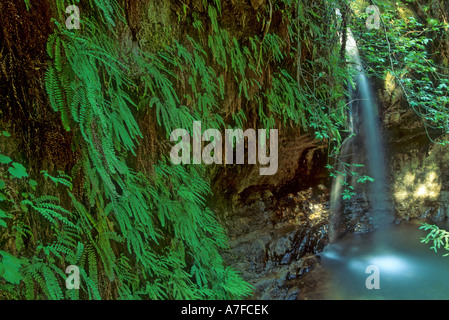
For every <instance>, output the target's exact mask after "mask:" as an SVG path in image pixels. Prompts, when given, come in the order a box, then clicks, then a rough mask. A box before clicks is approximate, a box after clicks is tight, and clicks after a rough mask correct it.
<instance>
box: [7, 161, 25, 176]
mask: <svg viewBox="0 0 449 320" xmlns="http://www.w3.org/2000/svg"><path fill="white" fill-rule="evenodd" d="M12 165H13V166H12V167H10V168H9V169H8V171H9V173H10V174H11V175H12V176H13V177H14V178H18V179H21V178H25V177H28V173H27V172H26V169H25V167H24V166H22V165H21V164H20V163H17V162H14V163H13V164H12Z"/></svg>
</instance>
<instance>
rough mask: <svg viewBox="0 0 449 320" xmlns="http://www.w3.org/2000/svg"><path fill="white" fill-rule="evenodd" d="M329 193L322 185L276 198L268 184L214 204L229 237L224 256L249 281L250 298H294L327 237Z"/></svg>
mask: <svg viewBox="0 0 449 320" xmlns="http://www.w3.org/2000/svg"><path fill="white" fill-rule="evenodd" d="M255 194H256V193H255ZM328 197H329V194H328V190H327V189H326V188H325V187H324V186H323V185H319V186H317V187H316V188H309V189H307V190H303V191H299V192H297V193H295V194H293V193H290V194H286V195H283V196H281V197H279V198H277V197H276V196H274V195H273V194H272V193H271V191H268V190H267V191H265V192H263V193H257V196H252V197H248V198H246V199H243V200H240V201H239V204H238V205H237V206H235V207H234V208H229V209H228V210H223V209H222V210H220V209H218V208H214V210H215V211H218V212H219V215H220V216H223V217H225V218H224V219H223V223H224V225H225V226H226V228H227V230H228V231H229V236H230V239H231V242H230V249H229V250H227V251H226V252H224V253H223V257H224V258H225V260H226V261H227V262H228V264H229V265H231V266H233V267H234V268H235V269H237V270H238V271H240V272H241V273H242V275H243V277H244V278H245V280H247V281H248V282H249V283H250V284H252V285H253V286H254V288H255V291H254V295H253V296H252V297H251V298H253V299H296V298H297V296H298V294H299V292H300V289H299V287H300V286H299V281H300V279H301V277H302V276H303V275H304V274H305V273H306V272H307V271H308V270H310V269H311V268H313V266H314V265H315V264H316V262H317V258H316V257H315V256H314V253H316V252H318V251H320V250H321V249H322V248H323V247H324V245H325V243H326V242H327V229H328V213H329V205H328V204H329V203H328Z"/></svg>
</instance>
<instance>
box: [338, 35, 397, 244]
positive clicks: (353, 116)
mask: <svg viewBox="0 0 449 320" xmlns="http://www.w3.org/2000/svg"><path fill="white" fill-rule="evenodd" d="M346 50H347V55H348V60H349V61H348V62H349V63H352V64H353V65H354V67H355V69H356V71H357V75H356V79H355V80H356V81H355V83H356V92H353V94H352V95H353V97H352V99H351V102H350V105H349V118H350V119H349V120H350V121H349V122H350V133H351V135H350V136H349V137H348V138H347V139H346V140H345V141H344V142H343V145H342V148H341V153H340V155H339V159H340V160H341V161H342V162H345V163H359V164H364V165H365V166H366V168H364V169H366V174H367V175H368V176H369V177H371V178H373V179H374V182H367V184H368V185H366V186H364V187H363V188H362V185H361V184H360V183H359V184H357V185H356V182H355V181H350V183H351V185H352V186H353V187H354V190H356V192H358V191H359V190H363V191H364V193H365V199H366V200H367V202H368V205H369V217H370V223H371V226H372V227H374V228H380V227H384V226H386V225H388V224H390V223H391V222H392V221H393V219H394V218H393V214H392V213H393V210H392V205H391V199H390V197H389V192H388V183H387V174H386V172H387V170H386V163H385V153H384V150H383V143H382V137H381V132H380V126H379V123H378V110H377V104H376V101H375V98H374V95H373V92H372V88H371V85H370V83H369V81H368V79H367V77H366V76H365V73H364V71H363V67H362V63H361V61H360V56H359V52H358V49H357V44H356V42H355V39H354V36H353V35H352V32H351V30H348V32H347V43H346ZM345 178H347V177H343V176H342V175H339V176H337V177H336V178H335V179H334V182H333V185H332V190H331V199H330V200H331V214H332V216H331V230H330V241H331V242H332V241H334V240H335V239H336V238H337V237H338V235H339V233H340V231H341V229H342V227H341V224H342V223H343V221H342V220H343V217H342V212H343V204H342V201H341V197H342V196H341V194H342V191H343V184H342V183H343V179H345ZM348 182H349V181H348Z"/></svg>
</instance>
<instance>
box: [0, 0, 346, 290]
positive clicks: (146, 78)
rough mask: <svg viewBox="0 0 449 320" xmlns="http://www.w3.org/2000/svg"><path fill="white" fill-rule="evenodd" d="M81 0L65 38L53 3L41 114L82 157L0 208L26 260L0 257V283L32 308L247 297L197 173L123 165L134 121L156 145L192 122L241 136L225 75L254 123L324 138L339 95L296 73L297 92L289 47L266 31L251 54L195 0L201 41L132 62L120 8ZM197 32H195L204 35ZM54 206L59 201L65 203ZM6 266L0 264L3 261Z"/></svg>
mask: <svg viewBox="0 0 449 320" xmlns="http://www.w3.org/2000/svg"><path fill="white" fill-rule="evenodd" d="M85 3H89V4H90V10H86V11H84V13H83V16H82V20H81V29H79V30H68V29H66V28H65V26H64V25H63V24H62V21H64V19H63V18H64V17H65V16H64V13H65V7H64V3H63V1H59V0H57V1H56V2H55V4H56V6H55V8H56V13H57V19H56V21H55V29H54V33H53V34H52V35H51V36H50V37H49V39H48V43H47V50H48V55H49V57H50V59H51V64H50V66H49V69H48V71H47V74H46V77H45V82H46V83H45V87H46V91H47V93H48V97H49V102H50V105H51V107H52V108H53V110H54V111H55V112H58V113H59V114H60V116H61V123H62V126H63V127H64V128H65V129H66V130H68V131H72V132H73V135H74V141H75V143H74V146H73V148H75V149H78V150H79V151H80V154H81V156H80V159H79V162H78V163H77V164H76V165H75V166H74V168H73V169H72V172H71V174H70V176H69V175H66V174H63V173H59V175H58V176H53V175H51V174H50V173H49V172H47V171H44V172H42V173H43V175H44V177H46V178H47V181H48V183H54V188H55V190H58V192H59V194H58V196H49V195H42V194H37V192H33V193H30V195H29V196H27V198H25V199H21V198H20V196H16V197H11V199H15V200H14V201H12V202H14V206H13V207H14V208H12V207H11V208H8V210H4V211H0V227H1V226H2V225H3V226H4V225H6V226H7V227H8V228H9V227H11V228H15V229H14V230H15V232H14V236H15V238H16V242H17V243H21V241H22V242H23V240H21V239H23V238H26V237H30V238H33V239H32V241H31V244H29V245H28V246H27V248H26V252H25V251H24V250H25V249H23V248H22V249H23V250H19V255H18V257H16V259H17V260H14V259H13V258H8V259H11V260H12V261H13V262H14V265H15V266H17V269H18V270H19V271H20V273H19V274H18V275H17V277H15V278H14V279H13V280H14V281H8V280H11V278H5V277H4V274H3V278H4V280H5V281H7V282H8V283H10V284H12V285H13V286H17V287H19V288H21V290H19V291H18V292H20V294H23V295H24V296H26V297H27V298H30V299H34V298H51V299H62V298H68V299H79V298H89V299H102V298H119V299H223V298H230V299H235V298H241V297H244V296H247V295H249V294H250V293H251V288H250V286H249V285H248V284H247V283H246V282H244V281H243V280H242V278H241V277H240V275H239V274H238V273H237V272H236V271H235V270H233V269H232V268H229V267H226V266H225V264H224V261H223V259H222V257H221V256H220V252H221V251H222V250H224V249H225V248H227V242H228V240H227V237H226V234H225V231H224V229H223V227H222V226H221V225H220V224H219V223H218V221H217V218H216V217H215V214H214V213H213V212H212V211H211V210H210V209H209V208H207V206H206V203H205V198H206V196H207V195H208V194H210V192H211V188H210V184H209V182H208V181H207V179H206V178H205V177H206V176H207V175H206V172H205V168H204V167H203V166H188V167H183V166H173V165H171V164H169V162H168V160H167V159H165V157H163V156H161V157H158V155H148V156H153V157H154V158H155V159H156V160H157V163H156V165H155V166H154V167H153V168H151V170H150V169H149V170H148V171H150V172H152V174H151V175H150V174H148V173H143V172H137V171H136V170H135V169H133V167H132V166H131V165H130V163H131V162H132V161H131V160H132V158H133V157H134V156H135V155H136V150H137V148H138V145H139V142H140V141H142V139H144V135H143V134H142V132H141V130H140V128H139V126H138V122H137V120H136V116H137V114H139V113H140V112H142V111H147V110H146V109H148V108H151V109H152V110H151V111H152V112H153V113H152V114H153V115H154V117H155V119H154V120H155V122H156V123H157V124H158V126H159V127H161V129H162V131H163V132H164V134H165V136H166V137H168V136H169V135H170V133H171V132H172V131H173V130H174V129H176V128H186V129H188V130H190V128H191V127H192V122H193V121H194V120H198V121H201V122H202V124H203V126H204V127H208V128H225V127H226V126H233V125H237V126H240V127H243V126H244V125H245V124H247V122H248V118H249V117H248V115H247V114H245V110H243V109H242V108H241V107H239V106H233V107H232V108H231V110H224V108H223V107H222V103H221V102H223V101H224V99H225V97H226V95H227V94H228V92H227V90H228V88H227V86H229V85H230V83H226V82H225V81H226V80H227V79H231V81H233V85H235V86H236V87H237V88H238V92H239V99H242V101H246V102H249V101H250V100H251V102H253V103H254V106H255V107H254V110H255V111H254V114H255V115H256V116H257V117H258V119H257V121H258V122H259V123H261V124H263V125H264V126H266V127H267V128H272V127H274V125H275V121H276V120H279V121H280V122H283V123H284V124H288V123H293V125H297V126H303V127H304V129H306V128H307V127H311V128H313V129H315V130H316V131H318V132H320V133H322V134H325V133H328V135H327V137H330V138H332V132H333V131H332V130H334V129H335V128H336V127H337V126H340V125H341V123H336V122H337V121H336V119H337V118H338V117H339V116H340V113H338V112H337V111H336V112H335V113H334V114H332V115H331V116H330V117H327V115H328V114H329V109H330V108H331V107H328V106H326V104H327V103H329V105H332V107H335V104H336V103H335V102H336V100H337V98H338V94H339V92H340V91H339V88H338V87H337V86H332V85H330V84H329V85H328V86H326V85H324V84H323V82H324V80H323V79H313V80H308V79H306V77H304V81H307V84H309V83H310V84H312V83H313V84H314V85H316V86H313V87H309V88H308V89H304V86H300V85H299V83H298V81H297V79H296V80H295V79H294V76H293V75H292V74H291V72H290V71H288V70H287V68H286V64H287V63H286V61H285V60H286V59H288V55H287V54H286V53H285V52H284V51H285V48H286V46H287V42H288V41H290V40H288V39H283V38H281V37H280V36H279V35H276V34H275V33H274V32H273V33H271V32H269V29H268V27H267V29H266V32H265V33H264V36H263V37H258V36H254V37H251V38H250V39H248V40H249V41H248V43H249V45H248V46H245V45H242V44H241V43H240V42H239V41H237V39H236V38H234V37H233V36H232V35H231V33H230V32H229V31H227V30H225V29H224V28H222V27H221V26H220V23H219V17H220V14H221V7H220V2H219V1H203V6H204V9H206V12H207V17H208V19H209V21H210V25H211V26H212V28H211V30H210V33H209V34H207V37H205V38H204V39H206V41H204V43H201V41H199V40H195V39H194V38H193V37H190V36H187V37H186V39H185V41H184V42H182V43H181V41H176V40H174V41H173V42H172V43H171V44H169V45H167V46H166V47H165V48H164V50H160V51H158V52H144V51H142V50H140V49H136V52H134V53H132V54H130V56H128V57H123V56H121V54H120V50H117V48H116V46H117V42H118V38H117V35H116V33H115V28H114V27H115V26H116V25H117V23H118V21H119V20H122V21H124V20H125V19H124V18H123V15H122V9H121V8H120V6H119V4H118V2H117V1H108V0H89V1H85ZM286 5H293V4H291V3H287V4H286ZM116 15H117V18H115V17H116ZM270 19H271V18H270ZM196 25H197V26H198V28H197V30H198V32H206V31H205V30H204V29H203V28H200V27H199V24H198V23H197V24H196ZM293 29H294V31H295V32H300V30H298V29H299V28H298V29H295V28H293ZM309 41H310V40H309ZM332 58H334V56H332ZM324 60H325V59H324ZM128 61H131V62H128ZM284 64H285V65H284ZM326 67H328V68H329V69H328V72H329V73H332V72H333V71H334V70H333V69H331V68H330V66H329V64H326V61H322V64H321V68H322V69H325V68H326ZM268 68H272V70H274V72H273V76H272V79H271V81H270V83H269V84H268V85H265V84H264V85H262V84H261V77H262V73H263V70H266V69H268ZM135 69H137V71H136V70H135ZM180 75H181V76H182V77H181V76H180ZM340 76H341V77H342V78H343V76H342V75H340ZM181 78H182V79H181ZM225 79H226V80H225ZM315 80H316V81H315ZM179 83H182V87H183V90H179ZM337 110H338V109H337ZM152 138H153V139H156V138H155V137H152ZM5 165H9V162H8V163H6V164H5ZM79 172H81V173H82V175H81V176H82V178H81V179H80V180H81V181H82V183H83V190H82V191H83V192H82V191H80V190H77V192H75V191H74V190H73V185H72V181H71V177H72V176H73V177H75V176H79V175H78V173H79ZM77 183H80V182H79V181H78V182H77ZM30 187H31V185H30ZM0 189H1V188H0ZM61 190H63V191H61ZM34 191H36V190H34ZM80 193H81V194H80ZM31 194H32V196H31ZM62 197H64V199H69V200H68V202H66V203H62V202H61V200H60V199H62ZM19 198H20V201H18V200H17V199H19ZM14 210H17V211H20V212H22V211H23V210H29V211H30V212H32V217H33V219H34V218H36V220H38V222H36V221H34V220H33V221H30V220H22V224H19V222H20V221H21V220H20V219H17V220H15V221H14V223H12V222H10V219H9V218H10V217H11V212H13V211H14ZM36 223H39V224H38V225H39V226H43V228H44V229H45V230H47V229H48V230H47V234H46V235H45V236H44V235H42V234H39V232H37V231H36V230H35V227H36ZM5 256H6V253H5ZM8 257H9V256H8ZM19 257H20V258H19ZM3 259H6V258H3ZM5 264H6V263H5V262H4V261H3V260H2V261H0V266H2V265H5ZM67 265H76V266H77V267H79V271H80V276H81V290H80V291H77V290H66V289H65V278H66V276H67V275H66V274H65V268H66V267H67ZM0 276H2V273H1V272H0ZM0 290H1V288H0ZM8 290H9V292H13V291H14V290H13V289H11V288H10V289H8Z"/></svg>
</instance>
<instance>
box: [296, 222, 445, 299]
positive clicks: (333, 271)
mask: <svg viewBox="0 0 449 320" xmlns="http://www.w3.org/2000/svg"><path fill="white" fill-rule="evenodd" d="M439 226H440V227H442V228H445V229H449V224H448V223H444V224H439ZM419 227H420V224H419V223H404V224H400V225H394V226H390V227H387V228H384V229H382V230H377V231H374V232H371V233H368V234H363V235H349V236H347V237H345V238H343V239H341V240H339V241H338V242H336V243H334V244H332V245H329V246H327V247H326V248H325V249H324V250H323V252H321V253H320V256H321V263H320V267H319V268H316V270H312V271H311V273H314V274H313V275H312V278H313V277H314V278H315V279H320V284H319V285H317V286H315V292H314V293H311V294H310V295H309V298H314V297H315V298H319V299H388V300H395V299H407V300H410V299H419V300H424V299H449V257H443V256H442V254H443V253H446V252H445V251H444V250H441V251H439V253H435V252H434V251H433V250H430V249H429V245H426V244H423V243H421V242H420V240H421V237H424V236H425V235H426V234H427V233H426V232H425V231H423V230H420V229H419ZM369 288H371V289H369ZM317 293H319V294H318V295H317ZM303 298H304V297H303ZM305 298H307V295H306V296H305Z"/></svg>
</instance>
